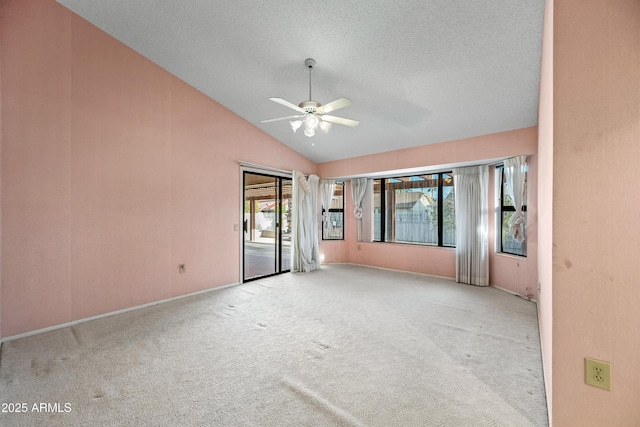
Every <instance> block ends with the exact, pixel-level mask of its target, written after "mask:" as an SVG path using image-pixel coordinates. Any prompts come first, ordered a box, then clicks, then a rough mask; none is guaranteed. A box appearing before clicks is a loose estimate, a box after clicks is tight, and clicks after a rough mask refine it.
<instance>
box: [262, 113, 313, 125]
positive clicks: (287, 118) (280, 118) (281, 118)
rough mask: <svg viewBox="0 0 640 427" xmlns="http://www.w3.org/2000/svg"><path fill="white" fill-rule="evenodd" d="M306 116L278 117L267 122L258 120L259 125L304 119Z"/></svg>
mask: <svg viewBox="0 0 640 427" xmlns="http://www.w3.org/2000/svg"><path fill="white" fill-rule="evenodd" d="M305 116H306V114H302V115H300V116H287V117H278V118H277V119H268V120H260V123H270V122H277V121H280V120H293V119H301V118H303V117H305Z"/></svg>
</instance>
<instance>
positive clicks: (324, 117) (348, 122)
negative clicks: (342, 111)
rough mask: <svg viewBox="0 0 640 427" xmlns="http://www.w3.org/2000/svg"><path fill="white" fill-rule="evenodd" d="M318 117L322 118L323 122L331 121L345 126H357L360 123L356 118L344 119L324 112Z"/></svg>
mask: <svg viewBox="0 0 640 427" xmlns="http://www.w3.org/2000/svg"><path fill="white" fill-rule="evenodd" d="M320 119H322V120H324V121H325V122H331V123H336V124H339V125H346V126H358V125H359V124H360V122H359V121H357V120H351V119H345V118H342V117H335V116H328V115H326V114H323V115H322V116H320Z"/></svg>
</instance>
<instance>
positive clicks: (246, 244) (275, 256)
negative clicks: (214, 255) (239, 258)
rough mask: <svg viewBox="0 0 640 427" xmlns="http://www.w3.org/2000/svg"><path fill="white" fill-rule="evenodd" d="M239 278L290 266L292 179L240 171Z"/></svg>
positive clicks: (256, 276)
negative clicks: (241, 240) (242, 201)
mask: <svg viewBox="0 0 640 427" xmlns="http://www.w3.org/2000/svg"><path fill="white" fill-rule="evenodd" d="M243 199H244V218H243V219H244V224H243V233H244V238H243V247H242V250H243V272H242V281H243V282H246V281H248V280H253V279H258V278H261V277H266V276H271V275H274V274H279V273H283V272H286V271H289V270H290V269H291V179H289V178H283V177H279V176H272V175H267V174H261V173H254V172H244V173H243Z"/></svg>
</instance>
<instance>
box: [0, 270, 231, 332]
mask: <svg viewBox="0 0 640 427" xmlns="http://www.w3.org/2000/svg"><path fill="white" fill-rule="evenodd" d="M239 284H240V283H239V282H236V283H230V284H228V285H222V286H216V287H215V288H209V289H203V290H201V291H196V292H191V293H188V294H184V295H178V296H175V297H171V298H167V299H163V300H159V301H153V302H148V303H146V304H142V305H136V306H133V307H128V308H123V309H122V310H116V311H110V312H108V313H103V314H99V315H97V316H91V317H85V318H84V319H78V320H73V321H71V322H66V323H61V324H59V325H54V326H48V327H46V328H42V329H36V330H35V331H30V332H25V333H23V334H18V335H12V336H9V337H5V338H2V339H0V344H2V343H4V342H7V341H13V340H17V339H20V338H25V337H30V336H32V335H38V334H42V333H44V332H50V331H55V330H56V329H62V328H66V327H68V326H74V325H78V324H80V323H84V322H90V321H92V320H97V319H102V318H105V317H111V316H115V315H116V314H122V313H126V312H129V311H134V310H140V309H141V308H147V307H152V306H154V305H158V304H163V303H165V302H169V301H175V300H179V299H182V298H188V297H192V296H195V295H200V294H205V293H208V292H213V291H218V290H220V289H225V288H230V287H232V286H238V285H239Z"/></svg>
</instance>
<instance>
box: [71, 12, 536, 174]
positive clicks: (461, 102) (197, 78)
mask: <svg viewBox="0 0 640 427" xmlns="http://www.w3.org/2000/svg"><path fill="white" fill-rule="evenodd" d="M58 1H59V2H60V3H61V4H63V5H64V6H66V7H68V8H69V9H71V10H72V11H74V12H75V13H77V14H78V15H80V16H82V17H83V18H85V19H87V20H88V21H90V22H91V23H93V24H94V25H96V26H97V27H99V28H101V29H103V30H104V31H106V32H107V33H109V34H111V35H112V36H113V37H115V38H116V39H118V40H120V41H122V42H123V43H125V44H126V45H128V46H130V47H131V48H133V49H134V50H136V51H138V52H139V53H140V54H142V55H144V56H145V57H147V58H149V59H150V60H152V61H153V62H155V63H156V64H158V65H160V66H161V67H163V68H164V69H166V70H168V71H169V72H171V73H172V74H174V75H176V76H177V77H179V78H180V79H182V80H184V81H185V82H187V83H189V84H190V85H192V86H194V87H195V88H197V89H198V90H200V91H202V92H203V93H205V94H206V95H208V96H210V97H211V98H213V99H214V100H216V101H217V102H219V103H220V104H222V105H224V106H225V107H227V108H229V109H230V110H232V111H233V112H235V113H236V114H238V115H240V116H241V117H243V118H244V119H246V120H247V121H248V122H250V123H252V124H253V125H255V126H257V127H259V128H260V129H262V130H264V131H265V132H267V133H268V134H270V135H272V136H273V137H274V138H276V139H278V140H280V141H281V142H283V143H284V144H286V145H288V146H290V147H291V148H293V149H294V150H296V151H298V152H299V153H301V154H302V155H304V156H306V157H308V158H309V159H311V160H313V161H315V162H324V161H330V160H336V159H344V158H349V157H354V156H359V155H364V154H371V153H378V152H384V151H390V150H396V149H400V148H407V147H412V146H419V145H424V144H431V143H436V142H442V141H450V140H454V139H460V138H466V137H471V136H477V135H485V134H490V133H495V132H501V131H507V130H512V129H518V128H523V127H529V126H535V125H536V124H537V110H538V90H539V80H540V79H539V75H540V55H541V46H542V20H543V9H544V0H457V1H451V0H402V1H389V0H368V1H364V0H360V1H353V0H352V1H345V0H323V1H311V0H303V1H300V0H298V1H293V0H278V1H270V2H265V1H256V0H215V1H213V0H209V1H207V0H192V1H176V0H136V1H131V0H109V1H104V0H58ZM306 58H314V59H315V60H316V61H317V66H316V67H314V69H313V79H312V95H313V99H314V100H315V101H318V102H320V103H322V104H326V103H328V102H330V101H333V100H335V99H337V98H340V97H346V98H349V99H351V100H352V101H353V104H352V105H351V106H349V107H347V108H344V109H341V110H338V111H335V112H332V113H331V114H332V115H335V116H340V117H346V118H350V119H354V120H358V121H360V125H359V126H357V127H353V128H352V127H347V126H340V125H335V124H334V125H333V126H332V127H331V129H330V131H329V133H328V134H324V133H323V132H317V133H316V136H314V137H312V138H308V137H306V136H304V134H303V133H302V131H301V130H298V131H297V132H296V133H293V132H292V130H291V127H290V126H289V123H288V121H279V122H272V123H261V122H260V121H261V120H263V119H271V118H276V117H281V116H288V115H291V114H296V113H295V112H294V111H293V110H290V109H287V108H286V107H284V106H282V105H279V104H276V103H274V102H271V101H270V100H269V98H270V97H280V98H284V99H286V100H288V101H290V102H292V103H293V104H298V103H300V102H301V101H305V100H308V97H309V80H308V79H309V72H308V69H307V68H306V66H305V65H304V61H305V59H306Z"/></svg>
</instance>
